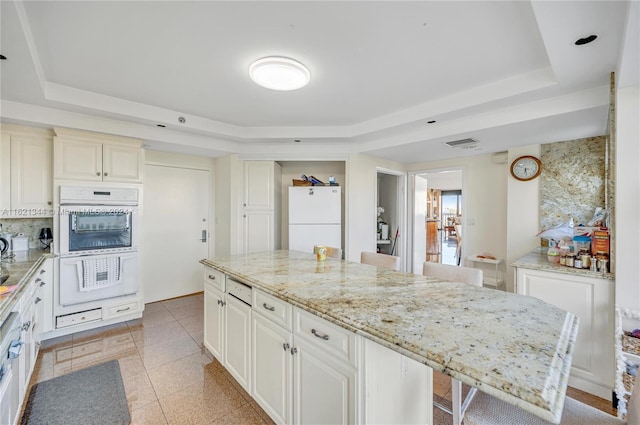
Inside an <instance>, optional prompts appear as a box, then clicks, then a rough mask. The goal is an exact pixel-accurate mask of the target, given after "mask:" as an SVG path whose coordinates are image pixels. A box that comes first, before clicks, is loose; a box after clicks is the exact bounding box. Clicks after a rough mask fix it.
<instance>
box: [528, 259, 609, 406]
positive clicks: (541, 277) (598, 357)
mask: <svg viewBox="0 0 640 425" xmlns="http://www.w3.org/2000/svg"><path fill="white" fill-rule="evenodd" d="M516 290H517V293H518V294H522V295H530V296H533V297H536V298H539V299H541V300H543V301H546V302H548V303H549V304H553V305H555V306H557V307H560V308H562V309H565V310H567V311H569V312H570V313H573V314H574V315H576V316H577V317H578V318H579V319H580V326H579V329H578V337H577V340H576V346H575V351H574V354H573V362H572V366H571V374H570V379H569V385H571V386H572V387H575V388H578V389H580V390H583V391H586V392H589V393H592V394H595V395H598V396H599V397H602V398H605V399H607V398H609V397H611V391H612V389H613V387H614V379H615V353H614V344H613V342H614V339H615V337H614V281H613V280H611V279H607V278H598V277H590V276H583V275H573V274H567V273H556V272H550V271H544V270H532V269H526V268H522V267H518V268H517V269H516Z"/></svg>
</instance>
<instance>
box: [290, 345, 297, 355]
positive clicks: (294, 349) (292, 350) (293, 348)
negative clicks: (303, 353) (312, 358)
mask: <svg viewBox="0 0 640 425" xmlns="http://www.w3.org/2000/svg"><path fill="white" fill-rule="evenodd" d="M297 352H298V349H297V348H296V347H291V355H294V354H295V353H297Z"/></svg>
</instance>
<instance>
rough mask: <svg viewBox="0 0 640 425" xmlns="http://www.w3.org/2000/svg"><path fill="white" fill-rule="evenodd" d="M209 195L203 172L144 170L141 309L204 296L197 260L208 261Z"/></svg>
mask: <svg viewBox="0 0 640 425" xmlns="http://www.w3.org/2000/svg"><path fill="white" fill-rule="evenodd" d="M209 193H210V184H209V172H208V171H205V170H194V169H190V168H177V167H166V166H159V165H149V164H147V165H145V181H144V208H143V212H142V219H141V222H142V223H143V224H142V241H141V246H142V275H143V288H144V301H145V303H149V302H153V301H159V300H165V299H168V298H174V297H179V296H183V295H188V294H192V293H194V292H200V291H202V290H203V281H202V265H201V264H199V263H198V260H200V259H202V258H206V257H208V255H209V249H208V247H209V242H208V241H209V220H208V217H209ZM203 231H206V236H207V238H206V241H204V242H203V241H202V239H201V238H202V232H203Z"/></svg>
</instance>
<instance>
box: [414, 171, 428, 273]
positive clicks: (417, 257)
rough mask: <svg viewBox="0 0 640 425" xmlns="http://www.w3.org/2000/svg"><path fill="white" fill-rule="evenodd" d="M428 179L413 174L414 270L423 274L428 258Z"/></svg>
mask: <svg viewBox="0 0 640 425" xmlns="http://www.w3.org/2000/svg"><path fill="white" fill-rule="evenodd" d="M426 219H427V179H425V178H423V177H420V176H417V175H415V176H413V257H412V258H413V261H412V270H413V273H415V274H422V264H423V263H424V261H425V260H426V258H427V238H426V236H425V235H426V234H427V229H426V227H425V225H426Z"/></svg>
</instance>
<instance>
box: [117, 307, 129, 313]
mask: <svg viewBox="0 0 640 425" xmlns="http://www.w3.org/2000/svg"><path fill="white" fill-rule="evenodd" d="M128 310H131V307H127V308H121V309H119V310H116V313H122V312H123V311H128Z"/></svg>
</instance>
